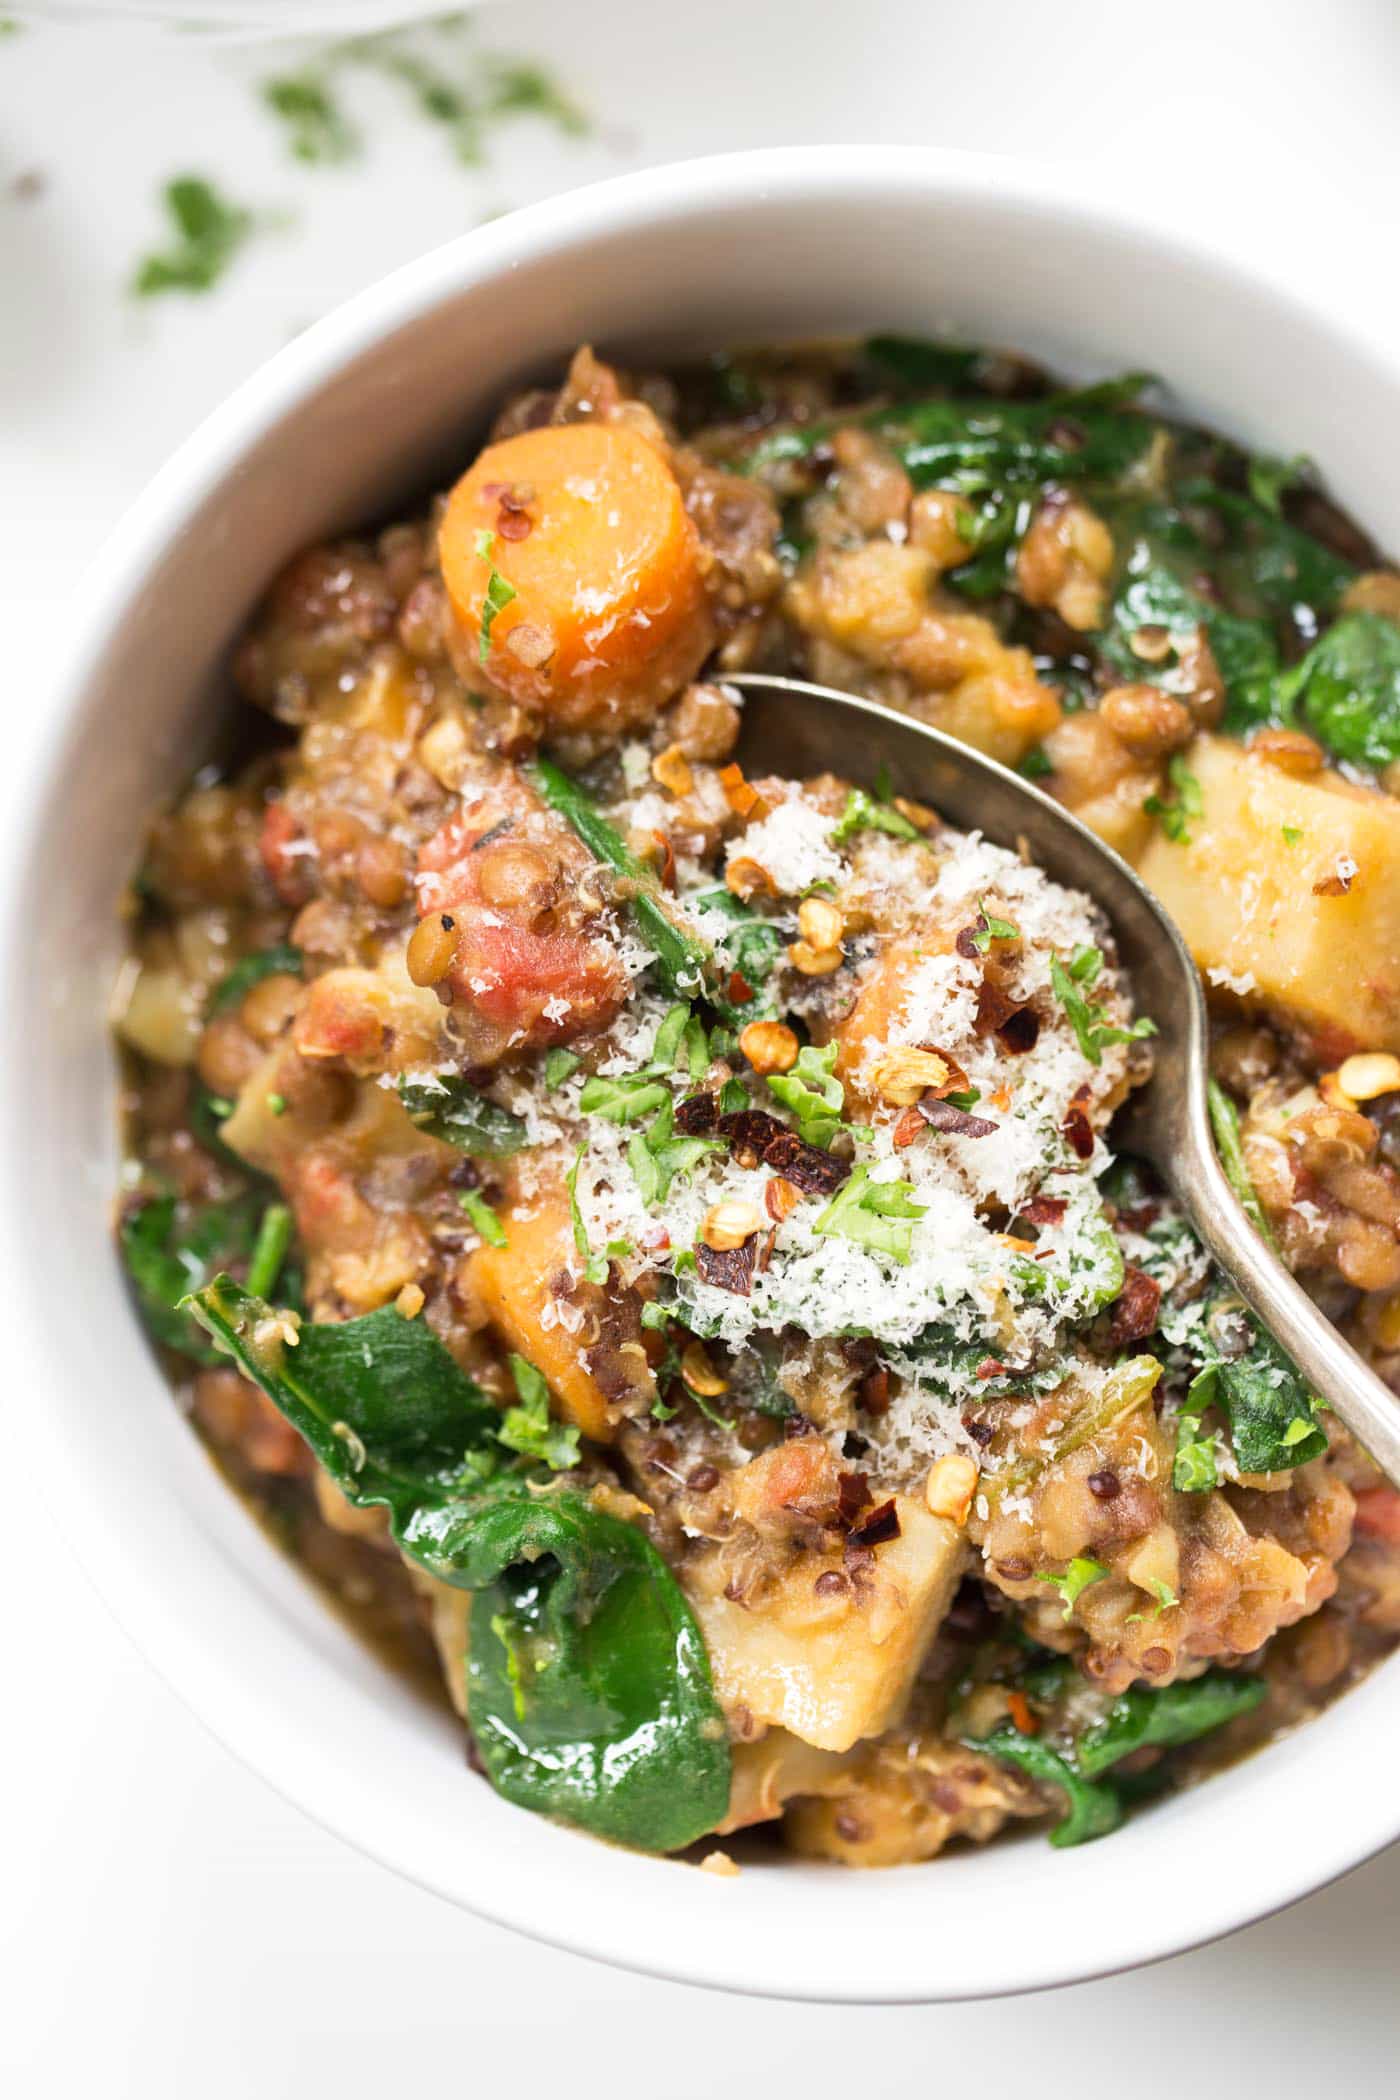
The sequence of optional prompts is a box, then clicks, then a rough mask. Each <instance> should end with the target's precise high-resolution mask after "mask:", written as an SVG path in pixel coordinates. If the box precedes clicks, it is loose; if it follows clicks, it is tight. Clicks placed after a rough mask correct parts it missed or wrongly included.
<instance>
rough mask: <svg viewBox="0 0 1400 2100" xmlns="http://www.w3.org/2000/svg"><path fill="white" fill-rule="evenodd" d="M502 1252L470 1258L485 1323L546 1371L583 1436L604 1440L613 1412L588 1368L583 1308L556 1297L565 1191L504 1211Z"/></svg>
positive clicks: (568, 1241) (565, 1253)
mask: <svg viewBox="0 0 1400 2100" xmlns="http://www.w3.org/2000/svg"><path fill="white" fill-rule="evenodd" d="M501 1222H502V1224H503V1225H504V1227H505V1233H506V1244H505V1245H504V1246H503V1247H486V1246H483V1247H481V1248H480V1249H479V1250H478V1251H477V1253H476V1254H475V1255H473V1257H472V1282H473V1284H474V1286H475V1288H476V1290H477V1291H478V1292H479V1294H480V1298H481V1303H482V1306H483V1308H484V1310H485V1312H486V1315H487V1318H488V1319H489V1320H490V1322H491V1324H492V1326H493V1327H494V1328H495V1329H496V1331H497V1333H498V1334H499V1335H500V1336H501V1339H502V1340H503V1341H504V1343H505V1344H506V1347H507V1348H508V1349H514V1350H516V1351H517V1352H518V1354H519V1355H521V1356H524V1357H528V1358H529V1360H530V1362H531V1363H532V1364H534V1365H535V1367H536V1369H537V1370H539V1371H542V1372H543V1373H544V1376H545V1378H546V1379H547V1380H548V1383H549V1389H550V1392H551V1393H552V1394H553V1395H554V1398H555V1400H556V1401H557V1402H558V1404H559V1410H560V1412H561V1413H562V1414H563V1415H564V1416H566V1417H567V1419H568V1420H569V1421H570V1422H576V1423H577V1424H578V1426H579V1428H580V1429H581V1430H582V1431H583V1433H584V1435H585V1436H590V1437H594V1438H596V1439H597V1441H598V1442H599V1443H607V1442H609V1441H610V1439H611V1437H612V1435H613V1414H612V1411H611V1410H610V1408H609V1405H608V1401H607V1397H606V1395H605V1394H604V1392H603V1390H602V1388H601V1387H600V1386H599V1384H598V1382H597V1380H596V1378H595V1377H594V1376H593V1373H592V1371H591V1370H590V1369H589V1367H588V1364H587V1362H586V1361H585V1355H584V1343H583V1340H582V1337H581V1333H580V1328H581V1327H582V1325H583V1319H582V1318H581V1317H579V1316H577V1313H581V1312H582V1309H581V1308H579V1309H577V1313H576V1309H575V1308H574V1307H573V1306H572V1302H571V1298H570V1296H569V1294H568V1293H567V1290H566V1292H565V1295H564V1296H563V1297H562V1298H561V1297H556V1295H555V1288H554V1286H555V1283H556V1280H557V1279H558V1278H559V1277H560V1276H561V1274H563V1275H567V1272H568V1267H569V1256H570V1254H571V1253H572V1251H573V1231H572V1227H571V1224H570V1220H569V1203H568V1197H567V1196H566V1195H565V1193H564V1191H563V1189H562V1188H561V1189H559V1190H557V1191H554V1192H550V1193H548V1194H541V1195H538V1196H535V1197H532V1198H531V1200H530V1201H529V1203H527V1204H522V1205H520V1206H519V1207H518V1208H516V1209H514V1210H511V1211H508V1212H507V1213H506V1214H505V1215H504V1216H503V1217H502V1220H501Z"/></svg>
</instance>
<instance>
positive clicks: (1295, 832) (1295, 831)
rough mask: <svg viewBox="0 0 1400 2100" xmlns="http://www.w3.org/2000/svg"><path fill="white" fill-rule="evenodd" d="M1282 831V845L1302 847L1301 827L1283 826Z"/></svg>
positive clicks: (1295, 825) (1294, 825) (1293, 825)
mask: <svg viewBox="0 0 1400 2100" xmlns="http://www.w3.org/2000/svg"><path fill="white" fill-rule="evenodd" d="M1282 829H1283V843H1284V844H1285V846H1301V845H1302V843H1303V833H1302V829H1301V827H1300V826H1299V825H1297V824H1285V825H1284V826H1283V827H1282Z"/></svg>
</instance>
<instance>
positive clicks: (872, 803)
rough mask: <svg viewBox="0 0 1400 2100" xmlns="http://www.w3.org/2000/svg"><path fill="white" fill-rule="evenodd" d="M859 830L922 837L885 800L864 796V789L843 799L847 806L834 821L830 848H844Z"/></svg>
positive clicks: (916, 828) (901, 837)
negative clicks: (831, 846)
mask: <svg viewBox="0 0 1400 2100" xmlns="http://www.w3.org/2000/svg"><path fill="white" fill-rule="evenodd" d="M858 831H886V832H888V833H889V835H890V837H891V838H896V839H917V838H921V837H922V836H923V834H922V833H921V832H920V830H919V828H918V826H917V824H911V823H910V821H909V819H908V817H906V816H904V815H903V814H902V813H901V812H900V811H899V810H897V809H895V808H893V807H892V805H891V804H890V802H889V800H888V798H884V799H880V800H877V799H876V797H875V796H873V795H867V794H866V792H865V789H864V788H852V789H851V791H850V793H849V794H848V795H847V797H846V807H845V808H844V809H843V810H842V812H841V814H840V816H839V817H838V818H837V820H836V825H835V828H834V830H833V831H832V834H831V843H832V845H833V846H844V845H845V844H846V842H847V840H848V839H852V838H854V837H855V835H856V833H857V832H858Z"/></svg>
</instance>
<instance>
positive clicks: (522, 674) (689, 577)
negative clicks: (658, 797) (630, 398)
mask: <svg viewBox="0 0 1400 2100" xmlns="http://www.w3.org/2000/svg"><path fill="white" fill-rule="evenodd" d="M439 551H440V554H441V558H442V573H443V579H444V581H445V583H446V586H447V593H448V597H449V599H450V601H451V606H452V613H453V620H454V624H455V627H456V647H455V649H454V652H453V654H454V658H455V660H456V662H457V667H458V669H459V671H460V672H461V674H462V676H463V678H464V679H465V680H466V682H467V683H468V685H470V686H471V687H472V688H473V689H474V690H475V691H478V692H483V693H493V692H494V693H498V694H503V695H504V696H505V697H506V698H507V699H510V700H513V701H515V702H516V703H517V704H518V705H520V706H522V707H524V708H526V709H528V710H529V711H530V712H532V713H535V714H542V715H544V716H545V718H546V720H547V721H548V722H549V723H551V724H553V725H556V726H559V727H562V728H566V729H585V728H586V729H594V730H605V731H608V732H612V733H615V732H617V731H619V730H624V729H635V728H638V727H640V726H641V725H642V724H644V723H645V722H647V721H648V720H649V719H650V718H651V717H652V716H653V715H654V714H655V713H656V712H657V710H658V708H660V707H661V706H662V704H663V703H664V702H665V701H666V700H668V699H669V698H670V697H671V696H672V695H673V694H674V693H675V692H676V691H677V690H678V688H680V687H681V686H683V685H684V684H686V682H687V681H688V680H689V679H691V678H693V677H694V675H695V673H696V671H697V670H698V669H699V668H700V665H701V663H702V662H703V660H704V658H705V656H706V655H707V654H708V652H709V649H710V646H711V644H712V642H713V639H714V629H713V625H712V622H711V618H710V611H709V605H708V601H707V599H706V596H705V589H704V582H703V576H702V555H701V548H700V541H699V537H698V535H697V533H696V530H695V527H694V525H693V524H692V522H691V520H690V518H689V517H688V516H687V514H686V510H685V506H684V504H683V503H682V501H681V492H680V489H679V487H678V486H677V484H676V479H675V476H674V475H673V474H672V472H671V470H670V467H669V466H668V465H667V463H666V461H665V459H664V458H663V457H662V454H661V453H660V452H659V451H658V450H657V448H656V446H654V445H652V444H649V443H648V442H647V440H646V439H645V438H643V437H640V436H639V435H638V434H637V433H636V432H635V431H634V430H630V429H627V428H626V427H624V426H622V425H620V424H610V423H564V424H559V425H557V426H550V427H548V428H545V429H541V430H526V431H522V432H521V433H520V434H519V435H518V436H516V437H511V438H505V439H503V440H502V441H501V443H500V444H498V445H488V446H487V448H486V450H485V451H484V452H483V453H482V454H481V457H480V458H479V459H478V460H477V461H476V464H475V465H474V466H473V467H471V468H470V469H469V471H468V472H467V473H466V474H464V475H463V477H462V479H461V480H460V481H459V482H458V483H457V486H456V487H455V488H454V490H453V491H452V494H451V497H450V498H449V500H448V505H447V510H446V512H445V514H444V517H443V521H442V526H441V531H440V537H439Z"/></svg>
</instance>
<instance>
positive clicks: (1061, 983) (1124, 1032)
mask: <svg viewBox="0 0 1400 2100" xmlns="http://www.w3.org/2000/svg"><path fill="white" fill-rule="evenodd" d="M1102 969H1103V955H1102V953H1101V952H1100V950H1099V949H1097V948H1094V947H1089V946H1085V947H1083V948H1076V950H1075V952H1074V954H1073V955H1072V956H1071V958H1070V961H1069V964H1068V967H1067V966H1066V965H1065V964H1064V963H1063V962H1062V961H1061V959H1060V957H1059V956H1058V955H1052V956H1051V958H1050V983H1051V985H1052V987H1053V988H1054V993H1055V997H1056V998H1057V999H1058V1000H1059V1002H1060V1004H1061V1006H1062V1007H1063V1008H1064V1010H1065V1015H1066V1018H1067V1019H1068V1021H1069V1024H1070V1026H1071V1028H1072V1029H1073V1030H1074V1033H1075V1036H1076V1038H1077V1040H1078V1043H1079V1047H1080V1049H1081V1050H1082V1051H1083V1053H1084V1055H1085V1056H1086V1057H1087V1058H1088V1060H1089V1062H1090V1064H1091V1065H1098V1064H1102V1063H1103V1053H1104V1051H1105V1050H1106V1049H1108V1047H1109V1046H1110V1044H1113V1043H1136V1042H1140V1041H1141V1040H1142V1038H1143V1037H1144V1036H1148V1035H1155V1034H1156V1033H1157V1024H1156V1022H1155V1021H1152V1020H1149V1018H1148V1017H1147V1015H1146V1014H1143V1015H1142V1016H1141V1018H1140V1019H1138V1020H1136V1021H1134V1022H1133V1024H1132V1026H1131V1028H1119V1027H1117V1026H1115V1025H1114V1023H1113V1022H1111V1021H1106V1020H1105V1019H1104V1017H1103V1013H1102V1010H1101V1008H1100V1006H1099V1002H1098V1000H1091V999H1088V998H1086V997H1085V993H1086V992H1087V991H1088V989H1089V988H1090V986H1092V985H1094V984H1096V983H1097V982H1098V978H1099V973H1100V972H1101V971H1102Z"/></svg>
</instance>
